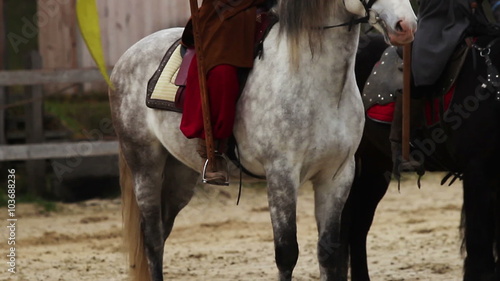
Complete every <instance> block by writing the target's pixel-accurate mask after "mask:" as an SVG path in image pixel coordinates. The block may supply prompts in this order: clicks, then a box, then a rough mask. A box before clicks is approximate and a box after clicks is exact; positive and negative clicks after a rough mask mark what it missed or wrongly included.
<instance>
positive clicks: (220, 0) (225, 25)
mask: <svg viewBox="0 0 500 281" xmlns="http://www.w3.org/2000/svg"><path fill="white" fill-rule="evenodd" d="M266 1H267V0H204V1H203V4H202V5H201V7H200V12H199V16H200V23H199V28H200V33H201V37H202V38H201V40H202V45H203V46H202V50H203V54H204V56H205V65H204V69H205V71H206V72H208V71H209V70H210V69H212V68H213V67H214V66H216V65H220V64H229V65H233V66H236V67H252V66H253V60H254V57H253V56H254V39H255V26H256V19H255V18H256V10H257V6H259V5H262V4H264V3H265V2H266ZM182 42H183V44H185V45H188V46H192V45H193V42H194V40H193V30H192V24H191V21H189V22H188V24H187V26H186V30H185V31H184V34H183V35H182Z"/></svg>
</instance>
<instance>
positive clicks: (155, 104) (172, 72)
mask: <svg viewBox="0 0 500 281" xmlns="http://www.w3.org/2000/svg"><path fill="white" fill-rule="evenodd" d="M256 21H257V33H256V36H255V43H254V44H255V47H254V49H255V51H254V57H255V58H257V57H259V58H261V57H262V55H263V42H264V40H265V38H266V36H267V34H268V33H269V31H270V30H271V28H272V27H273V26H274V24H276V22H278V18H277V16H276V15H274V14H273V13H271V12H269V11H259V12H258V14H257V18H256ZM194 56H195V50H194V48H186V47H184V46H183V45H181V39H180V38H179V39H178V40H176V41H175V42H174V43H173V44H172V45H171V46H170V47H169V48H168V50H167V52H166V53H165V55H164V57H163V59H162V60H161V62H160V65H159V66H158V69H157V70H156V71H155V73H154V74H153V76H152V77H151V79H150V80H149V81H148V86H147V94H146V106H148V107H149V108H153V109H160V110H169V111H175V112H182V108H183V106H184V90H185V88H186V81H187V76H188V70H189V66H190V65H191V62H192V60H193V58H194ZM248 73H249V71H248V70H244V69H242V70H239V71H238V76H239V82H240V85H242V86H241V89H243V87H244V84H245V82H246V79H247V77H248Z"/></svg>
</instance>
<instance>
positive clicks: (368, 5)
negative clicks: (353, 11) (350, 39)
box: [322, 0, 379, 30]
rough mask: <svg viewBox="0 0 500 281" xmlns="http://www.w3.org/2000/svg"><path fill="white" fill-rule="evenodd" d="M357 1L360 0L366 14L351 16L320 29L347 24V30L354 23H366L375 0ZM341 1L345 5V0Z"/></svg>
mask: <svg viewBox="0 0 500 281" xmlns="http://www.w3.org/2000/svg"><path fill="white" fill-rule="evenodd" d="M359 1H361V4H363V7H364V8H365V12H366V16H364V17H362V18H356V17H352V18H351V20H350V21H348V22H344V23H341V24H336V25H327V26H323V27H322V29H331V28H336V27H342V26H348V27H349V30H351V29H352V27H353V26H355V25H356V24H360V23H368V21H369V20H370V10H371V8H372V6H373V4H374V3H375V1H377V0H359ZM342 2H343V3H344V6H345V0H342ZM378 21H379V19H377V22H378Z"/></svg>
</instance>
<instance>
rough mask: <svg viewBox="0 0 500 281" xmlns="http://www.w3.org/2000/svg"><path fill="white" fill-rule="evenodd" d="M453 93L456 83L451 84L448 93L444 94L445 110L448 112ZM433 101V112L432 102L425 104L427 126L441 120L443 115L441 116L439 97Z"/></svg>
mask: <svg viewBox="0 0 500 281" xmlns="http://www.w3.org/2000/svg"><path fill="white" fill-rule="evenodd" d="M453 93H455V85H453V86H451V88H450V90H449V91H448V93H446V95H445V96H444V112H446V111H447V110H448V108H449V107H450V103H451V99H452V98H453ZM432 102H433V103H434V112H432V111H433V110H432V106H431V103H430V102H427V103H426V104H425V119H426V124H427V126H431V125H434V124H436V123H437V122H439V120H440V118H442V117H443V116H439V98H436V99H434V100H433V101H432Z"/></svg>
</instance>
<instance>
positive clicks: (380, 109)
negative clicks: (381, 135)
mask: <svg viewBox="0 0 500 281" xmlns="http://www.w3.org/2000/svg"><path fill="white" fill-rule="evenodd" d="M395 105H396V103H395V102H391V103H388V104H384V105H380V104H375V105H373V106H372V107H370V108H369V109H368V110H367V111H366V114H367V115H368V117H370V119H373V120H377V121H381V122H387V123H391V122H392V119H394V106H395Z"/></svg>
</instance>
